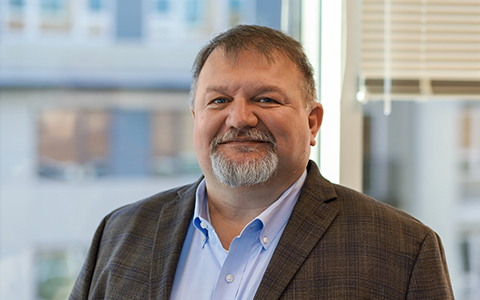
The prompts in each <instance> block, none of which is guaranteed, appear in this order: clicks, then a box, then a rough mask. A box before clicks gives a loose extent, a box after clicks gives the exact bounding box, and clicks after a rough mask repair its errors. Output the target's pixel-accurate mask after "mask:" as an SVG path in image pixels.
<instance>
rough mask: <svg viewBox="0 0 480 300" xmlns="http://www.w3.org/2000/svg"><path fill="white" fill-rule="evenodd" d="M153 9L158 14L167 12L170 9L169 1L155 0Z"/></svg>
mask: <svg viewBox="0 0 480 300" xmlns="http://www.w3.org/2000/svg"><path fill="white" fill-rule="evenodd" d="M155 9H156V10H157V12H158V13H160V14H167V13H168V12H169V11H170V1H169V0H156V1H155Z"/></svg>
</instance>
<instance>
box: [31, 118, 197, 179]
mask: <svg viewBox="0 0 480 300" xmlns="http://www.w3.org/2000/svg"><path fill="white" fill-rule="evenodd" d="M190 118H191V116H190V115H189V113H188V112H186V113H185V112H183V111H182V112H175V111H158V112H149V111H146V110H121V109H113V110H108V111H107V110H96V111H95V110H90V111H89V110H47V111H44V112H42V113H41V114H40V116H39V138H38V155H39V158H38V161H39V165H38V174H39V175H40V176H41V177H45V178H52V179H61V180H67V181H72V180H73V181H77V180H85V179H95V178H100V177H105V176H108V177H125V176H128V177H132V176H136V177H138V176H141V177H145V176H162V175H167V176H172V175H182V174H183V175H185V174H195V173H198V174H200V170H199V167H198V164H197V162H196V158H195V155H194V153H193V149H191V146H190V145H191V139H190V138H189V137H188V136H187V135H185V134H184V132H185V129H186V128H188V127H187V125H188V124H189V122H191V121H189V120H190ZM186 124H187V125H186ZM133 157H134V158H135V159H131V158H133Z"/></svg>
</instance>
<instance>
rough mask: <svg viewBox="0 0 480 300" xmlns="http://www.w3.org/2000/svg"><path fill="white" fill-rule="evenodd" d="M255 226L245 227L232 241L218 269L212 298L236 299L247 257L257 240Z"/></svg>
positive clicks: (257, 232)
mask: <svg viewBox="0 0 480 300" xmlns="http://www.w3.org/2000/svg"><path fill="white" fill-rule="evenodd" d="M255 227H256V226H252V227H251V228H248V229H247V228H246V230H244V232H242V234H241V235H240V236H239V237H236V238H235V239H234V240H233V241H232V243H231V245H230V249H229V252H228V255H227V258H226V259H225V262H224V264H223V266H222V269H221V270H220V274H219V276H218V280H217V284H216V287H215V291H214V294H213V298H212V299H215V300H223V299H236V296H237V293H238V290H239V288H240V286H241V284H242V281H243V276H244V271H245V268H246V264H247V262H248V258H249V256H250V254H251V252H252V248H254V247H253V246H254V245H253V244H254V243H255V242H259V241H258V234H259V230H258V229H255Z"/></svg>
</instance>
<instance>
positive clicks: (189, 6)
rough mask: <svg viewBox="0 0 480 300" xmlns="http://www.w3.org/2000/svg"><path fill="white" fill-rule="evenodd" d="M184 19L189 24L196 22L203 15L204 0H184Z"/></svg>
mask: <svg viewBox="0 0 480 300" xmlns="http://www.w3.org/2000/svg"><path fill="white" fill-rule="evenodd" d="M185 4H186V20H187V23H188V24H190V25H196V24H198V23H199V22H200V21H201V19H202V15H203V10H204V5H205V3H204V1H202V0H187V1H186V3H185Z"/></svg>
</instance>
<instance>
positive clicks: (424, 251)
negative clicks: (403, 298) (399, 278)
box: [407, 231, 454, 300]
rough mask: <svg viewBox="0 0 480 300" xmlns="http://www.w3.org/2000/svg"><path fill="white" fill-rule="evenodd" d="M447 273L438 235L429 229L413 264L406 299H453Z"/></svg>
mask: <svg viewBox="0 0 480 300" xmlns="http://www.w3.org/2000/svg"><path fill="white" fill-rule="evenodd" d="M448 274H449V273H448V268H447V263H446V259H445V252H444V250H443V246H442V242H441V241H440V237H439V236H438V235H437V234H436V233H435V232H434V231H430V233H429V234H428V235H427V236H426V238H425V239H424V241H423V243H422V246H421V248H420V252H419V254H418V256H417V259H416V261H415V264H414V266H413V270H412V274H411V276H410V283H409V286H408V291H407V299H409V300H413V299H429V300H431V299H454V296H453V292H452V285H451V282H450V277H449V275H448Z"/></svg>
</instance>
